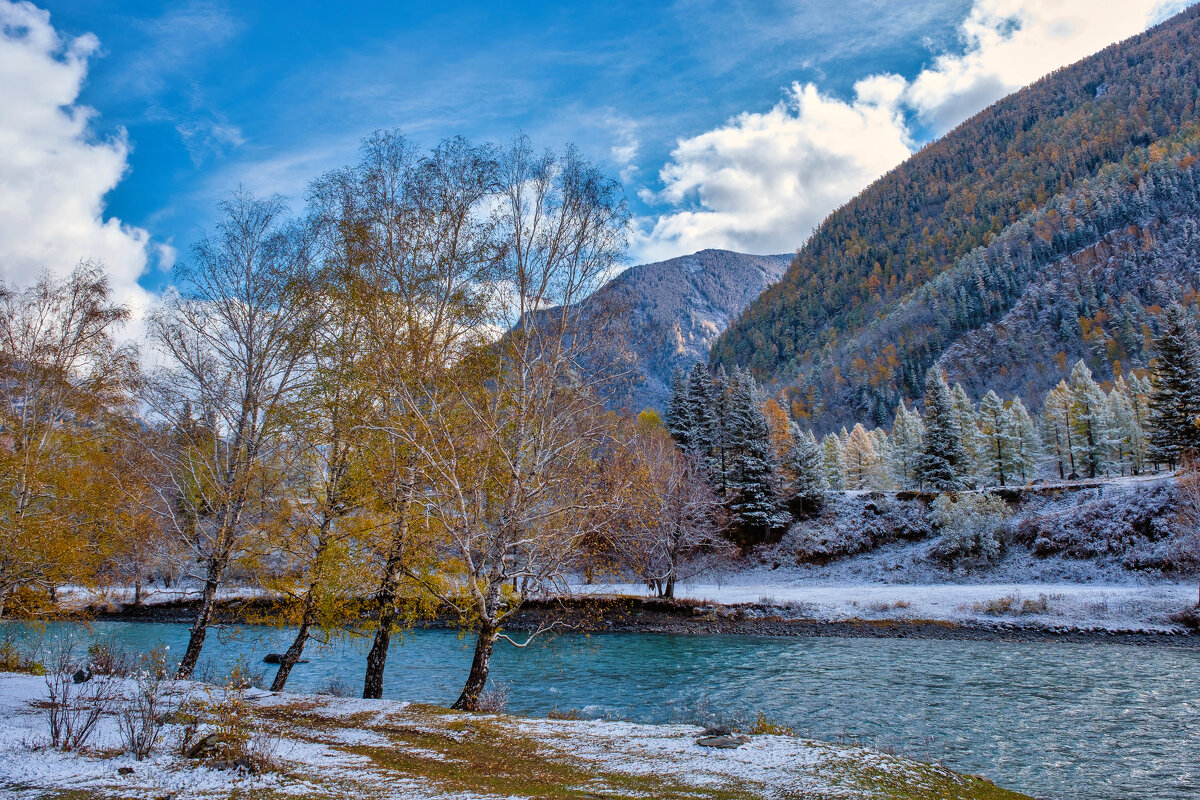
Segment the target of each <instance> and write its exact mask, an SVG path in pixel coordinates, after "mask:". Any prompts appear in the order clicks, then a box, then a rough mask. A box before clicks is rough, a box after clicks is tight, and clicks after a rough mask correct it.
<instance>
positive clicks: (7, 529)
mask: <svg viewBox="0 0 1200 800" xmlns="http://www.w3.org/2000/svg"><path fill="white" fill-rule="evenodd" d="M127 318H128V311H127V310H126V309H125V308H123V307H121V306H119V305H116V304H115V303H113V302H112V298H111V290H110V287H109V284H108V279H107V278H106V277H105V275H104V272H103V270H102V268H101V267H100V266H98V265H96V264H92V263H81V264H80V265H79V266H77V267H76V268H75V270H74V271H73V272H72V273H71V274H70V275H69V276H67V277H66V278H64V279H56V278H53V277H51V276H50V275H49V274H48V273H43V274H42V275H41V276H40V277H39V278H38V279H37V280H36V281H35V282H34V283H33V284H32V285H31V286H29V287H28V288H26V289H24V290H16V289H11V288H9V287H7V286H5V285H4V284H2V283H0V617H3V615H4V612H5V610H6V608H8V609H11V608H12V605H13V598H14V596H15V595H17V594H18V593H22V592H28V591H32V590H34V589H38V590H46V591H53V589H54V588H55V587H56V586H58V585H61V584H63V583H65V582H67V581H68V580H74V581H87V580H89V578H90V577H91V576H94V570H95V567H96V565H97V562H98V560H99V558H100V557H101V556H102V555H103V550H104V548H103V546H102V544H101V542H99V541H98V538H97V537H98V535H99V534H102V533H106V532H112V531H111V528H110V527H109V526H108V524H107V522H108V521H107V520H106V519H105V515H106V513H107V512H108V511H110V510H111V506H112V504H113V503H114V502H115V499H116V498H115V497H113V496H111V495H112V494H113V493H114V491H115V489H114V487H113V486H112V484H111V480H112V478H113V477H114V476H113V474H112V469H111V468H110V467H111V466H112V465H111V464H108V465H105V464H101V463H100V462H102V461H105V460H109V459H108V456H107V455H106V451H108V450H109V449H111V448H110V444H111V442H110V441H109V439H110V437H111V435H112V432H113V426H114V423H117V422H119V420H120V418H121V417H122V416H128V415H129V413H130V412H131V410H132V409H131V407H130V406H131V398H132V390H133V388H134V385H135V381H136V376H137V356H136V351H134V350H133V349H132V348H131V347H129V346H124V345H122V344H121V343H120V342H119V341H118V340H117V339H116V330H117V328H118V326H119V325H120V324H121V323H123V322H124V321H125V320H126V319H127ZM92 467H96V468H97V469H92ZM97 494H99V495H100V496H103V501H102V502H96V501H97V499H98V497H97ZM105 495H108V496H105ZM25 610H30V609H25Z"/></svg>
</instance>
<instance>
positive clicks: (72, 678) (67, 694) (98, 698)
mask: <svg viewBox="0 0 1200 800" xmlns="http://www.w3.org/2000/svg"><path fill="white" fill-rule="evenodd" d="M77 677H79V678H80V679H81V680H79V681H78V682H77V681H76V678H77ZM46 690H47V693H48V695H49V697H48V699H47V703H46V706H45V708H46V721H47V723H48V725H49V728H50V744H51V745H52V746H54V747H57V748H59V749H60V750H79V749H80V748H82V747H84V746H86V745H87V743H88V740H89V739H91V737H92V734H94V733H95V732H96V725H97V724H98V723H99V722H100V719H101V718H102V717H103V716H104V715H105V714H106V713H108V712H109V711H110V709H111V708H112V705H113V702H114V701H115V700H116V699H117V692H116V687H115V685H114V683H113V679H112V676H110V675H89V674H88V673H87V672H85V671H83V670H82V669H81V665H80V664H78V663H77V661H76V659H75V656H74V645H73V643H72V642H71V641H69V640H67V641H64V642H62V643H61V644H60V645H59V646H58V648H57V649H56V651H55V652H54V653H53V654H52V657H51V662H50V668H49V669H48V670H47V671H46Z"/></svg>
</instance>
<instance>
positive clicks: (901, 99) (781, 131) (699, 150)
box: [635, 0, 1189, 260]
mask: <svg viewBox="0 0 1200 800" xmlns="http://www.w3.org/2000/svg"><path fill="white" fill-rule="evenodd" d="M1186 5H1189V2H1185V0H976V2H975V4H974V6H973V7H972V9H971V11H970V13H969V14H968V16H967V18H966V19H965V20H964V22H963V23H962V25H961V27H960V36H961V40H962V44H963V51H962V52H960V53H947V54H943V55H940V56H938V57H937V58H935V59H934V60H933V62H932V63H931V64H930V65H929V66H928V67H927V68H926V69H924V70H923V71H921V72H920V73H919V74H918V75H917V76H916V77H915V78H913V79H912V80H911V81H906V80H905V79H904V78H901V77H899V76H896V75H872V76H869V77H867V78H864V79H863V80H860V81H859V82H858V83H857V84H855V87H854V91H855V95H854V99H853V100H850V101H845V100H841V99H838V98H836V97H832V96H829V95H827V94H823V93H822V92H821V91H820V90H819V89H818V88H817V87H816V86H814V85H813V84H806V85H804V86H801V85H799V84H794V85H793V86H792V87H791V89H790V91H789V92H788V94H787V96H786V98H785V99H784V100H783V101H782V102H780V103H778V104H777V105H776V106H775V107H774V108H772V109H771V110H770V111H767V112H764V113H753V112H745V113H742V114H739V115H738V116H736V117H734V118H733V119H731V120H729V121H728V122H727V123H726V124H725V125H722V126H721V127H719V128H716V129H714V130H711V131H708V132H705V133H702V134H700V135H698V136H694V137H692V138H688V139H682V140H680V141H679V142H678V143H677V145H676V147H675V149H674V150H673V151H672V153H671V159H670V161H669V162H668V163H667V165H666V166H664V167H663V168H662V170H661V171H660V173H659V179H660V180H661V183H662V188H661V190H659V191H657V192H651V191H649V190H643V192H642V193H641V196H642V198H643V199H644V200H645V201H646V202H648V203H652V204H655V203H657V204H665V205H668V206H670V207H671V208H670V210H668V211H666V212H665V213H663V214H662V215H660V216H659V217H657V218H656V219H653V220H641V229H640V232H639V236H638V239H637V241H636V244H635V249H636V250H637V255H638V256H639V257H640V258H641V260H652V259H658V258H666V257H669V256H673V255H679V254H680V253H685V252H691V251H694V250H697V249H700V248H704V247H725V248H731V249H738V250H747V251H751V252H759V253H767V252H787V251H788V250H792V249H794V248H796V247H798V246H800V245H801V244H803V243H804V240H805V239H807V238H808V235H809V233H810V232H811V230H812V229H813V228H814V227H815V226H816V225H818V224H819V223H820V222H821V221H822V220H823V219H824V218H825V217H826V216H827V215H828V214H829V213H830V212H832V211H833V210H834V209H835V208H837V207H838V206H840V205H842V204H843V203H845V202H846V201H847V200H849V199H850V198H851V197H853V196H854V195H855V194H857V193H858V192H859V191H861V190H862V189H864V188H865V187H866V186H867V185H868V184H870V183H871V182H872V181H873V180H875V179H876V178H878V177H879V176H880V175H882V174H883V173H885V172H887V170H889V169H891V168H892V167H894V166H896V165H897V164H899V163H900V162H901V161H903V160H904V159H905V158H907V157H908V155H909V154H910V152H911V149H912V148H913V146H914V142H913V141H912V140H913V135H914V134H913V131H912V128H911V127H910V121H911V120H913V119H916V120H919V121H920V122H922V123H923V124H924V125H925V126H926V127H928V128H929V129H930V130H932V131H933V133H934V135H940V134H942V133H944V132H945V131H947V130H949V129H951V128H953V127H954V126H955V125H957V124H958V123H960V122H962V121H963V120H965V119H966V118H967V117H969V116H971V115H972V114H974V113H975V112H977V111H979V110H981V109H983V108H984V107H986V106H987V105H989V104H990V103H992V102H995V101H996V100H999V99H1000V98H1001V97H1004V96H1005V95H1007V94H1009V93H1011V92H1013V91H1015V90H1017V89H1019V88H1021V87H1022V86H1025V85H1027V84H1029V83H1032V82H1033V81H1035V80H1037V79H1038V78H1040V77H1041V76H1042V75H1045V74H1047V73H1049V72H1052V71H1053V70H1055V69H1057V68H1059V67H1062V66H1066V65H1067V64H1071V63H1073V62H1075V61H1078V60H1079V59H1081V58H1083V57H1085V56H1087V55H1090V54H1091V53H1094V52H1096V51H1098V50H1101V49H1103V48H1104V47H1106V46H1107V45H1109V44H1112V43H1113V42H1116V41H1120V40H1121V39H1124V38H1127V37H1129V36H1133V35H1135V34H1137V33H1140V32H1141V31H1143V30H1145V29H1146V28H1147V27H1148V26H1150V25H1151V24H1154V23H1155V22H1158V21H1160V20H1162V19H1164V18H1165V17H1167V16H1169V15H1170V14H1173V13H1175V12H1176V11H1178V10H1180V9H1182V8H1183V7H1185V6H1186Z"/></svg>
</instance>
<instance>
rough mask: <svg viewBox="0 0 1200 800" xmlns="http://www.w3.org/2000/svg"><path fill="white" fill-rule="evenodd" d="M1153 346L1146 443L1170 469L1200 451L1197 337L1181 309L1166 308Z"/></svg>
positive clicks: (1175, 305)
mask: <svg viewBox="0 0 1200 800" xmlns="http://www.w3.org/2000/svg"><path fill="white" fill-rule="evenodd" d="M1154 347H1155V350H1156V354H1155V358H1154V362H1153V367H1154V372H1153V375H1154V377H1153V392H1152V393H1151V395H1150V409H1151V422H1150V442H1151V444H1152V446H1153V448H1154V453H1155V458H1156V460H1158V461H1160V462H1165V463H1167V464H1169V465H1171V466H1172V467H1174V466H1176V465H1178V464H1180V463H1181V462H1182V461H1183V459H1184V458H1186V457H1187V456H1189V455H1190V454H1192V453H1195V452H1197V451H1200V334H1198V333H1197V331H1196V321H1195V319H1194V318H1193V317H1192V315H1191V314H1190V313H1188V312H1187V311H1186V310H1185V309H1184V308H1183V306H1181V305H1179V304H1178V303H1173V304H1172V305H1171V306H1170V307H1169V308H1168V309H1167V313H1166V316H1165V318H1164V319H1163V326H1162V332H1161V333H1160V334H1159V335H1158V336H1157V337H1155V339H1154Z"/></svg>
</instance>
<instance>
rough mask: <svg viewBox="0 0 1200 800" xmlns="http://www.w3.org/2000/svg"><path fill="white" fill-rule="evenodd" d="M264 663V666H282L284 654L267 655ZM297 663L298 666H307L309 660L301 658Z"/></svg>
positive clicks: (264, 657)
mask: <svg viewBox="0 0 1200 800" xmlns="http://www.w3.org/2000/svg"><path fill="white" fill-rule="evenodd" d="M263 663H264V664H282V663H283V653H267V654H266V655H265V656H263ZM296 663H297V664H307V663H308V659H307V658H301V659H299V660H298V661H296Z"/></svg>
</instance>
